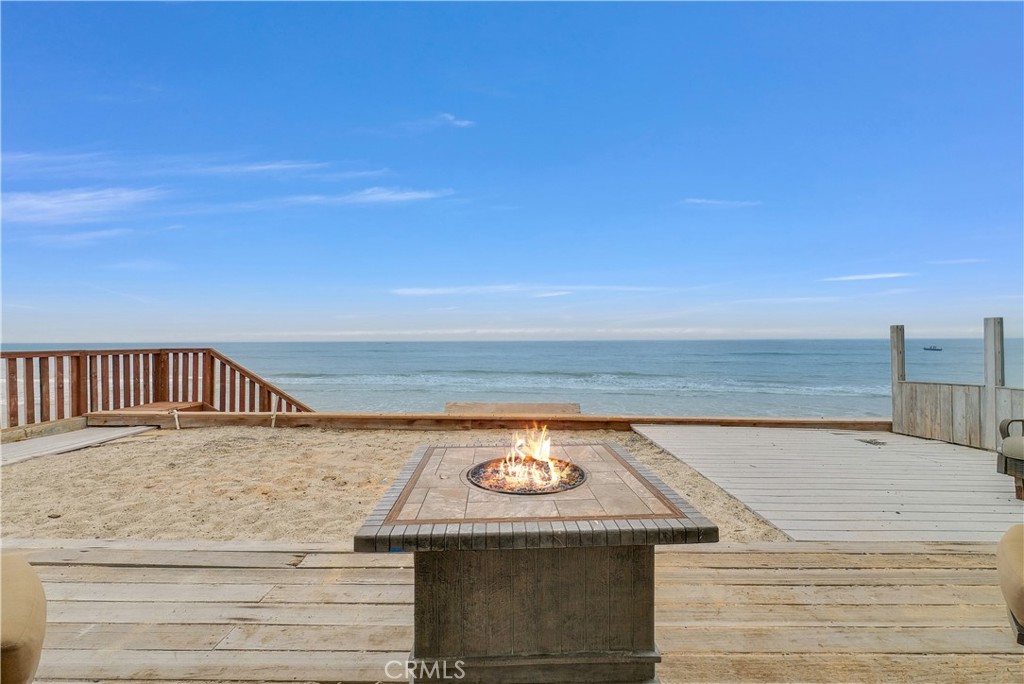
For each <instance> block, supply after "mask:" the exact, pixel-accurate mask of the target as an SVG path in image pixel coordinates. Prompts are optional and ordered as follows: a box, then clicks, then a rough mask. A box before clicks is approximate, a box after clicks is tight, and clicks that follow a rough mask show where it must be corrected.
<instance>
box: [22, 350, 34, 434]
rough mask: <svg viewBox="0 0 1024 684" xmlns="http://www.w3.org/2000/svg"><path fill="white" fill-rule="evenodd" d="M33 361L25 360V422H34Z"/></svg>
mask: <svg viewBox="0 0 1024 684" xmlns="http://www.w3.org/2000/svg"><path fill="white" fill-rule="evenodd" d="M34 376H35V359H25V422H26V423H28V424H31V423H34V422H36V397H35V391H36V388H35V377H34Z"/></svg>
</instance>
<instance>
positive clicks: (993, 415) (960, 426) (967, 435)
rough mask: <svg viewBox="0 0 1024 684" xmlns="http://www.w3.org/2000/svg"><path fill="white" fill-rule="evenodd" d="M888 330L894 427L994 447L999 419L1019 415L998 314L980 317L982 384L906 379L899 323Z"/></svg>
mask: <svg viewBox="0 0 1024 684" xmlns="http://www.w3.org/2000/svg"><path fill="white" fill-rule="evenodd" d="M889 335H890V349H891V354H892V431H893V432H897V433H900V434H904V435H912V436H914V437H925V438H927V439H937V440H940V441H943V442H950V443H952V444H962V445H964V446H970V447H975V448H979V449H989V450H994V449H998V448H999V446H1000V443H1001V439H1000V437H999V430H998V426H999V422H1000V421H1001V420H1003V419H1005V418H1022V417H1024V389H1017V388H1013V387H1006V386H1005V366H1004V360H1003V319H1001V318H986V319H985V384H983V385H962V384H952V383H938V382H913V381H908V380H907V377H906V376H907V372H906V354H905V351H906V341H905V338H904V329H903V326H902V325H894V326H892V327H891V328H890V331H889Z"/></svg>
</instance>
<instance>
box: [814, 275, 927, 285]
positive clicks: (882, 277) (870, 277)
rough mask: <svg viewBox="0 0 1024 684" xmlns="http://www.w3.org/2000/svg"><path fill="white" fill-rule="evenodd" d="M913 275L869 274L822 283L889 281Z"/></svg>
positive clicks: (827, 279) (824, 280) (825, 279)
mask: <svg viewBox="0 0 1024 684" xmlns="http://www.w3.org/2000/svg"><path fill="white" fill-rule="evenodd" d="M913 275H914V274H913V273H867V274H864V275H848V276H838V277H836V278H822V282H826V283H841V282H850V281H854V280H887V279H890V278H910V277H911V276H913Z"/></svg>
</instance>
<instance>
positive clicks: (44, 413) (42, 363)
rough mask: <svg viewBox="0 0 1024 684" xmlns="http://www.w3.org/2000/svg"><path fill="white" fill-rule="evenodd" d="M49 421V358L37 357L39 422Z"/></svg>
mask: <svg viewBox="0 0 1024 684" xmlns="http://www.w3.org/2000/svg"><path fill="white" fill-rule="evenodd" d="M49 420H50V357H48V356H40V357H39V422H41V423H45V422H47V421H49Z"/></svg>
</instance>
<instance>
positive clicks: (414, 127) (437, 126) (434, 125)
mask: <svg viewBox="0 0 1024 684" xmlns="http://www.w3.org/2000/svg"><path fill="white" fill-rule="evenodd" d="M475 125H476V122H475V121H471V120H469V119H460V118H459V117H457V116H455V115H454V114H450V113H448V112H442V113H440V114H437V115H435V116H432V117H430V118H429V119H417V120H416V121H405V122H403V123H400V124H398V125H397V126H393V127H390V128H387V127H386V128H381V129H365V132H367V133H378V134H383V135H389V134H394V133H396V132H397V133H405V134H409V135H420V134H424V133H430V132H431V131H438V130H441V129H445V128H472V127H473V126H475Z"/></svg>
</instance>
